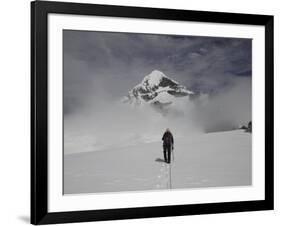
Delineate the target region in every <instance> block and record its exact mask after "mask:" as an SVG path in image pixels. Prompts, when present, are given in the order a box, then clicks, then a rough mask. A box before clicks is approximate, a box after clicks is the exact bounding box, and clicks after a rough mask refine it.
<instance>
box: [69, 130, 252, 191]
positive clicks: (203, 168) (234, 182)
mask: <svg viewBox="0 0 281 226" xmlns="http://www.w3.org/2000/svg"><path fill="white" fill-rule="evenodd" d="M161 159H163V154H162V146H161V142H160V141H159V142H154V143H148V144H139V145H136V146H132V147H126V148H117V149H114V150H113V149H112V150H107V151H99V152H88V153H79V154H69V155H65V158H64V189H65V190H64V193H66V194H74V193H94V192H118V191H137V190H153V189H169V187H170V184H169V183H170V178H169V166H168V165H167V164H165V163H163V162H161ZM171 167H172V168H171V175H172V177H171V187H172V188H173V189H180V188H203V187H222V186H242V185H243V186H245V185H251V167H252V166H251V134H250V133H245V132H244V131H243V130H233V131H229V132H219V133H209V134H203V133H202V134H197V135H194V136H190V137H185V138H179V139H177V137H175V159H174V162H173V164H172V166H171Z"/></svg>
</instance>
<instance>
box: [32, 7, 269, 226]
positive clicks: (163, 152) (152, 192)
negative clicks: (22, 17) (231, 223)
mask: <svg viewBox="0 0 281 226" xmlns="http://www.w3.org/2000/svg"><path fill="white" fill-rule="evenodd" d="M271 209H273V16H268V15H250V14H238V13H221V12H206V11H189V10H175V9H156V8H141V7H125V6H111V5H94V4H80V3H79V4H78V3H61V2H44V1H35V2H32V3H31V223H32V224H50V223H67V222H83V221H99V220H114V219H131V218H147V217H166V216H178V215H191V214H210V213H225V212H238V211H256V210H271Z"/></svg>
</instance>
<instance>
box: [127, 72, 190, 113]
mask: <svg viewBox="0 0 281 226" xmlns="http://www.w3.org/2000/svg"><path fill="white" fill-rule="evenodd" d="M193 94H194V93H193V92H192V91H190V90H187V89H186V87H185V86H182V85H180V84H179V83H178V82H176V81H175V80H173V79H171V78H169V77H168V76H166V75H165V74H164V73H163V72H161V71H159V70H153V71H152V72H151V73H150V74H148V75H146V76H145V77H144V78H143V80H142V82H141V83H140V84H138V85H136V86H135V87H134V88H133V89H132V90H130V91H129V93H128V95H127V96H125V97H124V98H123V102H124V103H129V104H132V105H134V106H135V105H142V104H151V105H152V106H154V107H156V108H157V109H161V111H162V110H163V109H164V108H166V107H167V106H169V105H171V104H174V103H178V102H186V101H188V100H189V97H190V96H191V95H193Z"/></svg>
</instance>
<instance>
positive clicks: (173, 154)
mask: <svg viewBox="0 0 281 226" xmlns="http://www.w3.org/2000/svg"><path fill="white" fill-rule="evenodd" d="M172 156H173V162H174V161H175V153H174V145H173V147H172Z"/></svg>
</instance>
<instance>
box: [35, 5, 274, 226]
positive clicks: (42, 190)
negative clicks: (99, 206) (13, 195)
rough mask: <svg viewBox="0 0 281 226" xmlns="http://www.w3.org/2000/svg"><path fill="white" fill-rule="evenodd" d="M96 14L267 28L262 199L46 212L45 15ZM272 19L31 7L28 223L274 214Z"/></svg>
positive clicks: (122, 8)
mask: <svg viewBox="0 0 281 226" xmlns="http://www.w3.org/2000/svg"><path fill="white" fill-rule="evenodd" d="M50 13H58V14H72V15H95V16H111V17H123V18H146V19H161V20H178V21H197V22H213V23H224V24H243V25H262V26H264V27H265V199H264V200H256V201H241V202H237V201H234V202H224V203H204V204H187V205H173V206H157V207H141V208H124V209H107V210H87V211H72V212H54V213H52V212H48V179H47V178H48V55H47V54H48V51H47V48H48V44H47V43H48V30H47V28H48V19H47V18H48V14H50ZM273 84H274V83H273V16H268V15H250V14H238V13H222V12H206V11H189V10H175V9H157V8H142V7H125V6H113V5H110V6H109V5H95V4H80V3H62V2H44V1H35V2H32V3H31V223H32V224H52V223H69V222H85V221H100V220H115V219H132V218H148V217H167V216H180V215H192V214H213V213H226V212H240V211H257V210H272V209H273V208H274V204H273V203H274V196H273V192H274V188H273V187H274V186H273V183H274V181H273V178H274V174H273V173H274V172H273V168H274V166H273V163H274V161H273V139H274V138H273V107H274V106H273V98H274V97H273Z"/></svg>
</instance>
